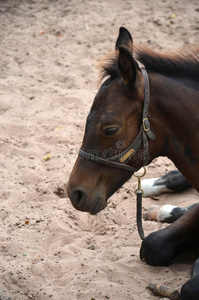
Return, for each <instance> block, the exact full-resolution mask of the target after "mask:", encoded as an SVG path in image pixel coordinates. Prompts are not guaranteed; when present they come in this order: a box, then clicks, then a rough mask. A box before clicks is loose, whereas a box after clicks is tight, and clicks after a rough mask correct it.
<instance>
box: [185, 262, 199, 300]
mask: <svg viewBox="0 0 199 300" xmlns="http://www.w3.org/2000/svg"><path fill="white" fill-rule="evenodd" d="M198 299H199V258H198V259H197V260H196V262H195V264H194V266H193V270H192V278H191V279H190V280H189V281H187V282H186V283H185V284H184V285H183V286H182V289H181V300H198Z"/></svg>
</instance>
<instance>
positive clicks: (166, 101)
mask: <svg viewBox="0 0 199 300" xmlns="http://www.w3.org/2000/svg"><path fill="white" fill-rule="evenodd" d="M150 86H151V105H150V109H149V111H150V115H149V117H150V120H151V123H152V126H154V129H155V131H156V142H155V143H154V145H152V143H151V149H152V155H154V157H155V156H167V157H168V158H170V159H171V160H172V161H173V162H174V164H175V165H176V167H177V168H178V169H179V170H180V171H181V172H182V173H183V174H184V176H185V177H186V178H187V179H188V181H190V182H191V183H192V184H193V185H194V186H195V188H196V189H198V190H199V182H198V180H197V175H198V173H199V150H198V146H197V145H198V142H199V102H198V101H199V92H198V91H196V90H195V89H193V88H191V87H190V86H187V85H186V84H185V83H184V82H183V80H182V81H180V80H177V79H174V78H168V77H166V76H160V75H156V74H152V75H151V76H150Z"/></svg>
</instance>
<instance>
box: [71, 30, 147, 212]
mask: <svg viewBox="0 0 199 300" xmlns="http://www.w3.org/2000/svg"><path fill="white" fill-rule="evenodd" d="M115 48H116V49H115V54H114V56H112V57H111V58H109V60H108V61H107V62H106V63H105V64H103V66H102V73H103V76H102V77H103V78H105V77H108V78H107V79H106V80H105V81H104V83H103V84H102V85H101V87H100V89H99V91H98V92H97V94H96V96H95V99H94V102H93V105H92V107H91V110H90V113H89V115H88V117H87V122H86V129H85V135H84V139H83V143H82V147H81V149H83V150H84V151H86V152H89V153H93V154H95V155H98V156H99V157H102V158H108V157H112V156H114V155H117V154H119V153H120V152H122V151H124V150H126V149H127V148H128V146H129V145H130V144H131V143H132V142H133V140H134V139H135V137H136V136H137V134H138V132H139V129H140V125H141V123H142V109H143V100H144V80H143V77H142V75H141V72H140V69H139V68H138V65H137V62H136V61H135V59H134V58H133V41H132V37H131V35H130V33H129V32H128V31H127V30H126V29H124V28H120V34H119V37H118V39H117V42H116V45H115ZM140 150H141V149H140ZM140 152H141V151H140ZM140 152H139V150H138V152H137V154H136V157H135V156H133V157H132V159H131V160H130V161H129V162H128V164H129V165H131V166H133V167H135V168H138V169H139V168H140V167H141V166H142V165H143V161H142V159H143V158H142V155H140V156H139V153H140ZM131 175H132V173H130V172H129V171H127V170H122V169H117V168H113V167H110V166H106V165H102V164H99V163H97V162H94V161H91V160H87V159H86V158H83V157H80V156H78V158H77V160H76V163H75V165H74V168H73V170H72V173H71V176H70V179H69V183H68V195H69V197H70V199H71V201H72V204H73V206H74V207H75V208H76V209H78V210H81V211H88V212H90V213H91V214H96V213H98V212H99V211H100V210H102V209H104V208H105V207H106V205H107V199H108V198H109V197H110V196H111V195H112V194H113V193H114V192H115V191H117V190H118V189H119V188H120V187H121V186H122V185H123V183H124V182H126V181H127V180H128V179H129V178H130V177H131Z"/></svg>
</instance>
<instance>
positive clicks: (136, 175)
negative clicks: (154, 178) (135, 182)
mask: <svg viewBox="0 0 199 300" xmlns="http://www.w3.org/2000/svg"><path fill="white" fill-rule="evenodd" d="M142 168H143V169H144V172H143V174H141V175H139V174H136V173H134V174H133V176H135V177H137V178H139V177H140V178H141V177H144V175H145V174H146V168H145V167H144V166H143V167H142Z"/></svg>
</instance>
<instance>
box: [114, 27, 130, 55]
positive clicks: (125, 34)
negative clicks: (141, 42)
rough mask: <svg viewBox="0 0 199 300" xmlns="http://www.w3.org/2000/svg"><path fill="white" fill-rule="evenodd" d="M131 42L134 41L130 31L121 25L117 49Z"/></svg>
mask: <svg viewBox="0 0 199 300" xmlns="http://www.w3.org/2000/svg"><path fill="white" fill-rule="evenodd" d="M130 42H133V39H132V36H131V34H130V32H129V31H128V30H127V29H126V28H124V27H120V30H119V36H118V38H117V41H116V44H115V50H118V49H119V47H120V46H128V45H129V43H130Z"/></svg>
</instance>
